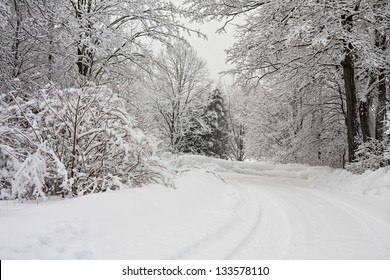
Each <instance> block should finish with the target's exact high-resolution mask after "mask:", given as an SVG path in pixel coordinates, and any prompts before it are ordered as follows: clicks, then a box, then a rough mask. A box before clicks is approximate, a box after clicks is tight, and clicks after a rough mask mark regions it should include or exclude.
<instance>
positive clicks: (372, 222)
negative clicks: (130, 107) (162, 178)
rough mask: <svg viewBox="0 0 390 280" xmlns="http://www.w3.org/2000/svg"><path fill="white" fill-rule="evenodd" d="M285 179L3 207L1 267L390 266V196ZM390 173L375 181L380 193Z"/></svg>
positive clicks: (202, 182)
mask: <svg viewBox="0 0 390 280" xmlns="http://www.w3.org/2000/svg"><path fill="white" fill-rule="evenodd" d="M278 168H279V167H278ZM283 168H285V167H283ZM299 168H300V167H299ZM285 169H286V170H287V169H288V170H290V171H291V170H292V169H294V170H295V169H296V167H294V168H291V167H288V168H287V167H286V168H285ZM286 170H284V171H283V172H280V170H278V171H277V172H276V173H272V174H271V173H269V174H271V175H272V176H271V175H269V174H268V175H267V176H264V175H262V176H259V175H248V173H246V174H238V173H234V172H221V173H218V174H219V176H221V178H223V179H224V181H223V180H220V179H219V178H218V175H217V176H216V175H215V174H213V173H212V172H205V171H202V170H193V171H190V172H185V173H183V175H182V176H180V177H179V178H178V179H177V180H176V186H177V189H175V190H174V189H171V188H166V187H163V186H160V185H149V186H146V187H144V188H137V189H130V190H123V191H116V192H110V193H102V194H94V195H87V196H85V197H80V198H75V199H68V200H60V201H58V200H57V201H56V200H54V201H53V200H49V201H46V202H44V203H40V204H38V205H37V204H34V203H27V204H18V203H16V204H15V203H14V202H6V201H0V259H390V196H389V195H376V194H374V193H373V192H372V190H371V191H369V192H368V194H366V195H364V194H354V193H349V192H339V191H337V188H335V189H336V190H324V189H321V188H320V189H317V188H316V187H315V186H314V187H313V185H312V182H313V181H311V183H310V182H309V180H308V179H307V176H306V177H305V176H303V175H302V174H298V173H297V172H298V171H291V172H290V173H288V172H286ZM294 172H295V173H296V174H295V173H294ZM305 172H306V171H305ZM384 172H387V171H384ZM306 173H307V172H306ZM306 173H305V174H306ZM283 174H284V176H283ZM294 174H295V175H294ZM386 174H387V173H383V172H382V173H380V175H378V176H377V175H375V174H374V175H375V176H376V177H378V180H377V181H378V182H380V183H381V184H379V185H381V186H382V187H381V190H382V189H383V188H387V186H388V185H389V184H390V182H389V181H386V180H384V178H388V177H386V176H389V174H387V175H386ZM326 176H328V177H326ZM326 176H325V177H324V178H329V180H330V181H332V182H335V184H337V183H338V181H335V179H334V178H333V179H331V177H329V176H331V175H330V174H328V175H326ZM370 176H372V175H370ZM301 177H304V178H301ZM344 177H345V176H344V175H343V178H344ZM372 177H373V176H372ZM305 178H306V179H305ZM359 178H363V177H359ZM354 180H356V179H354ZM376 184H377V183H376ZM326 185H327V186H329V185H331V184H329V182H327V184H326ZM377 185H378V184H377ZM371 189H372V188H371ZM378 190H379V189H378Z"/></svg>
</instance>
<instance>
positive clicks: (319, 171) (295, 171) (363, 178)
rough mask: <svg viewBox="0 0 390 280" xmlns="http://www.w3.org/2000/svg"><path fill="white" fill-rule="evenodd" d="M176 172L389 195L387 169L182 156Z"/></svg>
mask: <svg viewBox="0 0 390 280" xmlns="http://www.w3.org/2000/svg"><path fill="white" fill-rule="evenodd" d="M173 162H174V164H175V165H176V167H177V168H179V169H184V170H185V169H191V168H199V169H209V170H213V171H216V172H236V173H240V174H247V175H258V176H269V177H278V178H287V179H304V180H307V183H308V186H310V187H312V188H318V189H324V190H330V191H337V192H348V193H359V194H373V195H387V196H390V168H381V169H378V170H376V171H366V172H365V173H364V174H362V175H356V174H352V173H351V172H348V171H346V170H342V169H333V168H330V167H324V166H308V165H300V164H275V163H269V162H237V161H228V160H222V159H213V158H209V157H205V156H199V155H184V156H180V157H177V158H175V159H174V160H173Z"/></svg>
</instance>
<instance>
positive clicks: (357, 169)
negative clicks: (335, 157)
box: [346, 139, 390, 174]
mask: <svg viewBox="0 0 390 280" xmlns="http://www.w3.org/2000/svg"><path fill="white" fill-rule="evenodd" d="M356 155H357V160H356V162H353V163H351V164H349V165H347V167H346V168H347V170H348V171H351V172H353V173H355V174H362V173H364V172H365V171H367V170H372V171H374V170H377V169H379V168H381V167H384V166H386V165H388V164H389V160H390V157H389V145H388V143H387V141H382V142H379V141H378V140H376V139H370V141H368V142H366V143H363V144H361V145H360V146H359V149H358V151H357V153H356Z"/></svg>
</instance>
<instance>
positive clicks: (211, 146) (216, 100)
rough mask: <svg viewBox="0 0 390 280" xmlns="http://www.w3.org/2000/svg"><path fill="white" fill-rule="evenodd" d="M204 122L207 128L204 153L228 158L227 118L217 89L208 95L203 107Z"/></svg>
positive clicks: (222, 100)
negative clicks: (206, 102)
mask: <svg viewBox="0 0 390 280" xmlns="http://www.w3.org/2000/svg"><path fill="white" fill-rule="evenodd" d="M204 118H205V123H206V124H207V125H208V126H209V130H208V132H207V133H205V135H204V137H203V140H204V144H205V147H204V154H205V155H208V156H216V157H220V158H228V157H227V154H228V119H227V110H226V107H225V101H224V99H223V96H222V93H221V91H220V90H219V89H215V90H214V91H213V92H212V93H211V94H210V97H209V100H208V104H207V106H206V108H205V114H204Z"/></svg>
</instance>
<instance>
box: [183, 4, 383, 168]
mask: <svg viewBox="0 0 390 280" xmlns="http://www.w3.org/2000/svg"><path fill="white" fill-rule="evenodd" d="M185 2H186V4H187V7H188V10H189V12H188V15H189V16H191V17H192V18H194V19H195V20H200V21H202V20H212V19H217V20H223V19H225V22H226V24H228V23H229V22H231V21H232V20H234V19H235V18H236V17H240V22H238V23H237V26H238V27H237V35H236V38H237V40H236V42H235V44H234V46H233V47H232V48H230V49H229V50H228V52H227V54H228V60H229V61H230V62H231V63H233V65H234V67H233V69H231V71H230V73H232V74H235V75H236V76H238V77H239V78H240V79H241V81H242V82H246V83H250V84H252V85H253V84H255V85H256V84H257V85H259V84H262V85H264V84H266V85H267V87H269V88H275V90H274V92H276V93H278V94H279V95H282V94H283V95H288V94H289V93H290V92H291V91H295V92H296V94H297V95H300V94H301V89H302V88H303V87H302V86H301V85H302V84H304V83H307V84H309V83H308V82H309V81H310V80H311V81H310V84H311V86H310V88H311V89H312V90H313V92H316V93H317V92H321V88H322V86H323V82H321V80H319V76H321V75H322V74H325V75H327V77H328V78H329V79H330V80H331V81H332V83H333V84H335V85H337V86H332V87H333V88H334V90H333V92H332V96H334V97H335V98H336V97H337V96H340V93H341V96H342V98H341V99H340V101H341V102H337V103H338V104H339V105H340V104H341V105H343V108H342V111H343V113H344V114H343V115H344V116H345V121H346V122H345V126H346V132H347V133H346V135H347V137H346V139H347V144H348V149H347V150H348V160H349V161H353V160H354V159H355V158H356V152H357V149H358V145H359V143H360V142H361V141H366V140H367V139H368V138H369V137H366V136H367V134H368V131H373V130H374V131H375V130H379V131H381V132H380V133H376V134H377V135H378V137H380V136H379V135H383V129H382V128H381V124H383V120H384V112H385V107H386V106H385V102H384V100H385V99H384V98H383V94H386V88H387V87H386V80H385V79H384V76H383V75H384V73H388V71H389V59H388V57H389V56H388V55H387V54H388V47H387V45H388V40H387V38H388V36H389V26H390V17H389V14H390V8H389V3H388V1H382V0H377V1H360V0H348V1H333V0H327V1H314V0H305V1H297V0H288V1H284V0H283V1H282V0H276V1H271V0H258V1H250V0H244V1H219V0H217V1H215V0H206V1H200V0H187V1H185ZM222 28H223V26H222ZM328 75H330V76H328ZM327 77H325V79H326V78H327ZM334 78H335V79H334ZM302 81H303V82H302ZM333 81H335V82H333ZM364 85H369V86H368V87H366V89H368V90H363V88H364ZM339 86H340V87H339ZM374 88H376V89H377V90H376V91H377V92H378V93H377V94H376V93H374V92H373V91H372V89H374ZM276 89H277V90H276ZM368 93H372V95H371V96H372V97H371V96H370V95H368ZM332 98H333V97H332ZM291 100H294V98H293V99H291ZM321 102H322V103H324V102H323V101H320V103H321ZM316 103H317V104H318V101H317V102H316ZM326 103H327V101H326ZM370 104H371V105H372V106H374V107H375V112H377V114H376V116H374V117H372V114H370V113H369V111H370V108H371V106H370ZM359 105H361V106H360V110H359V108H358V107H359ZM337 106H338V105H337ZM321 110H322V109H321ZM338 110H339V109H338ZM322 111H323V112H324V114H326V113H327V112H329V111H328V110H322ZM332 112H334V111H332ZM369 115H371V120H372V119H373V120H374V122H372V121H367V119H368V116H369ZM316 119H317V120H318V118H316ZM320 119H321V118H320ZM372 124H375V127H376V128H375V129H372ZM367 126H369V128H368V129H367Z"/></svg>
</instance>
